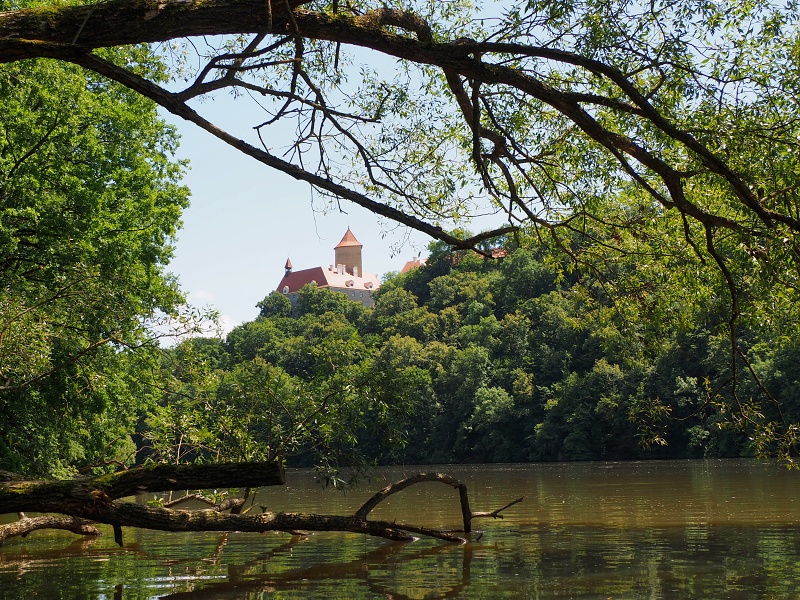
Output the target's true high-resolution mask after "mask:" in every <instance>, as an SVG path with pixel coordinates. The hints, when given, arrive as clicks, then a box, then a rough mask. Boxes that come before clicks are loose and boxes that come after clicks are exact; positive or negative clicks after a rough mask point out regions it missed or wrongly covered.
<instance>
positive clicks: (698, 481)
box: [0, 461, 800, 600]
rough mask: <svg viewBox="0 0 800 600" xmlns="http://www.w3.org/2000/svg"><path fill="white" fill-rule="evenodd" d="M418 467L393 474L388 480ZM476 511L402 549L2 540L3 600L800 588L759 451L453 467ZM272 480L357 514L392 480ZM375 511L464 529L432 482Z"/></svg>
mask: <svg viewBox="0 0 800 600" xmlns="http://www.w3.org/2000/svg"><path fill="white" fill-rule="evenodd" d="M417 470H418V469H406V470H405V472H402V471H403V470H400V469H393V470H391V472H388V473H386V477H387V478H389V479H396V478H399V477H401V476H402V475H403V474H411V473H414V472H416V471H417ZM439 470H445V471H447V472H449V473H451V474H453V475H454V476H456V477H458V478H460V479H462V480H464V481H466V482H467V483H468V485H469V486H470V493H471V500H472V505H473V508H474V509H476V510H477V509H479V510H484V509H492V508H496V507H498V506H500V505H502V504H505V503H506V502H508V501H509V500H512V499H514V498H516V497H518V496H520V495H524V496H525V497H526V500H525V502H524V503H523V504H520V505H517V506H515V507H514V508H513V509H512V510H510V511H509V512H508V514H507V515H506V518H505V519H504V520H497V521H494V520H489V521H485V522H479V523H478V524H477V525H476V526H477V527H479V528H480V529H482V530H483V535H482V538H481V539H480V540H479V541H476V542H473V543H470V544H467V545H465V546H457V545H450V544H444V543H441V542H437V541H425V540H421V541H418V542H413V543H407V544H399V543H386V542H384V541H382V540H375V539H371V538H364V537H359V536H353V535H347V534H336V533H330V534H328V533H326V534H316V535H313V536H308V537H289V536H287V535H286V534H263V535H259V534H239V533H232V534H224V535H221V534H161V533H158V532H147V531H126V545H125V547H124V548H117V547H116V546H115V545H114V543H113V536H112V535H111V534H110V531H109V532H108V533H107V535H106V536H104V537H103V538H100V539H99V540H88V541H77V542H72V540H74V539H75V538H74V536H72V537H71V536H70V534H67V533H64V532H48V533H45V532H37V533H34V534H32V535H31V536H29V537H28V538H27V539H25V540H19V539H15V540H9V541H7V542H6V545H5V546H4V547H3V548H2V549H0V598H27V597H34V596H36V597H38V598H108V599H110V598H115V599H120V600H121V599H122V598H125V599H126V600H131V599H138V598H180V599H188V598H208V599H211V598H253V599H255V598H268V597H270V598H271V597H280V598H309V597H312V598H315V597H326V598H375V597H383V598H396V599H406V598H407V599H418V598H454V597H459V598H541V599H545V598H547V599H551V598H608V597H613V598H648V599H650V598H652V599H662V598H663V599H668V598H687V597H693V598H699V597H702V598H742V599H744V598H747V599H749V598H764V597H769V598H794V597H797V596H798V595H800V589H798V588H799V587H800V586H799V585H798V584H797V583H796V582H798V581H800V527H798V525H800V504H799V503H798V501H797V500H796V498H797V497H798V491H800V487H798V486H799V485H800V484H798V481H800V480H798V476H800V474H798V473H796V472H791V471H787V470H785V469H783V468H781V467H777V466H769V465H761V464H758V463H754V462H749V461H719V462H664V463H584V464H569V465H564V464H552V465H495V466H475V467H461V466H457V467H456V466H454V467H440V468H439ZM288 481H289V482H290V483H289V485H287V488H286V489H276V488H271V489H265V490H261V491H260V493H259V497H258V498H257V501H256V505H258V504H264V505H269V506H270V508H271V509H274V510H289V509H291V510H302V511H309V512H311V511H317V512H322V511H324V512H332V513H335V512H339V513H350V512H352V511H354V510H355V509H356V508H357V507H358V506H359V505H360V504H361V503H362V502H363V501H364V500H365V499H366V498H367V497H368V496H369V495H371V493H372V492H373V491H374V490H375V489H377V488H379V487H380V486H381V485H382V482H375V483H374V484H373V485H370V486H369V490H367V491H364V492H358V493H352V494H347V495H342V494H340V493H338V492H331V491H323V490H321V489H319V488H318V487H317V486H316V485H315V484H314V482H313V478H312V476H311V475H310V474H308V473H290V474H289V476H288ZM386 504H387V505H386V506H380V507H379V508H378V509H376V512H375V514H374V517H375V518H380V519H398V520H404V521H415V522H420V524H423V525H429V526H437V527H457V526H458V524H459V521H460V517H459V514H460V513H459V506H458V499H457V497H456V494H454V493H453V491H452V490H451V489H450V488H448V487H447V486H443V485H441V484H438V485H436V484H422V485H420V486H416V488H410V489H409V490H406V491H405V492H403V493H401V494H398V495H397V496H394V497H392V498H391V499H390V501H389V502H387V503H386Z"/></svg>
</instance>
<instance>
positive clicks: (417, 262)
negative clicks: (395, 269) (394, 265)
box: [400, 257, 428, 273]
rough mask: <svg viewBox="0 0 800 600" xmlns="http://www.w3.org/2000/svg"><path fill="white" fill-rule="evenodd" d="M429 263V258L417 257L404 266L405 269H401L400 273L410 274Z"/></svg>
mask: <svg viewBox="0 0 800 600" xmlns="http://www.w3.org/2000/svg"><path fill="white" fill-rule="evenodd" d="M427 262H428V259H427V258H419V257H416V258H414V259H412V260H410V261H408V262H407V263H406V264H405V265H403V268H402V269H400V272H401V273H408V272H409V271H410V270H411V269H418V268H419V267H422V266H424V265H425V263H427Z"/></svg>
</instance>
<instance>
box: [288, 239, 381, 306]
mask: <svg viewBox="0 0 800 600" xmlns="http://www.w3.org/2000/svg"><path fill="white" fill-rule="evenodd" d="M362 248H363V246H362V244H361V242H359V241H358V240H357V239H356V236H354V235H353V232H352V231H350V228H349V227H348V228H347V232H346V233H345V234H344V237H343V238H342V241H341V242H339V243H338V244H337V245H336V247H335V248H334V249H333V251H334V263H333V264H332V265H330V266H328V267H313V268H311V269H303V270H302V271H294V270H293V269H292V261H291V260H289V259H288V258H287V259H286V266H285V267H284V268H285V269H286V273H285V274H284V276H283V278H282V279H281V282H280V284H278V288H277V289H278V291H279V292H280V293H282V294H284V295H285V296H288V298H289V300H290V301H291V303H292V308H294V305H295V303H296V302H297V292H299V291H300V288H302V287H303V286H304V285H306V284H309V283H310V284H312V285H316V286H318V287H321V288H328V289H329V290H331V291H334V292H342V293H343V294H346V295H347V297H348V298H349V299H350V300H352V301H353V302H360V303H361V304H363V305H364V306H374V304H375V301H374V300H373V299H372V292H374V291H375V290H377V289H378V288H379V287H380V286H381V284H380V281H379V280H378V276H377V275H375V273H370V272H369V271H364V267H363V265H362V261H361V249H362Z"/></svg>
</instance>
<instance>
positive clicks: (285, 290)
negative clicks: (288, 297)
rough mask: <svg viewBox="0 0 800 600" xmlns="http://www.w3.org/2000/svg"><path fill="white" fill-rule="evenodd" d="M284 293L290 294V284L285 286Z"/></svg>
mask: <svg viewBox="0 0 800 600" xmlns="http://www.w3.org/2000/svg"><path fill="white" fill-rule="evenodd" d="M283 293H284V294H288V293H289V286H288V285H285V286H283Z"/></svg>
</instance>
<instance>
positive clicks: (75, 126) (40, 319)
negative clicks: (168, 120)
mask: <svg viewBox="0 0 800 600" xmlns="http://www.w3.org/2000/svg"><path fill="white" fill-rule="evenodd" d="M114 55H115V57H116V58H117V59H119V60H125V61H127V62H128V64H129V65H131V68H137V69H140V70H141V71H142V72H143V73H146V72H150V73H151V74H152V72H153V71H152V65H154V64H155V63H153V62H152V59H151V58H150V57H149V55H148V54H147V52H146V51H144V50H136V49H132V50H130V51H119V52H114ZM137 65H138V66H137ZM0 103H2V106H3V110H2V113H1V114H0V131H2V134H0V288H1V289H2V293H0V415H2V416H0V465H2V466H3V467H4V468H10V469H13V470H17V471H20V472H29V473H32V474H46V473H59V472H63V471H65V470H69V469H72V468H74V467H75V466H76V465H85V464H88V463H92V462H94V461H96V460H99V461H100V462H101V463H103V462H109V461H110V462H111V463H114V461H123V462H124V461H130V460H131V458H132V454H131V452H132V450H133V449H134V448H133V444H132V442H131V438H130V433H131V432H132V431H133V429H134V426H135V423H136V418H137V417H136V412H137V411H138V410H139V409H140V408H141V407H142V406H145V405H146V404H147V403H148V402H149V399H150V398H151V396H150V394H149V393H148V392H147V390H146V388H143V387H142V386H141V384H140V380H141V379H142V378H143V377H145V376H146V373H147V366H146V363H147V362H148V361H150V362H151V363H152V356H151V358H149V359H148V358H146V356H145V355H146V354H147V353H146V352H139V353H137V355H135V356H134V355H133V354H132V353H131V349H134V348H140V347H142V346H143V345H145V346H146V345H152V343H153V342H152V338H151V335H150V334H149V333H148V331H147V329H146V328H145V326H144V321H145V320H147V319H154V318H159V316H160V315H166V314H173V313H175V312H176V310H177V307H178V306H179V305H180V304H181V303H182V301H183V299H182V296H181V294H180V292H179V290H178V288H177V285H176V283H175V281H174V280H173V279H172V277H171V276H169V275H167V274H166V273H165V272H164V265H166V263H167V262H168V260H169V258H170V256H171V252H172V247H171V242H172V239H173V236H174V235H175V232H176V230H177V227H178V226H179V225H180V213H181V210H182V209H183V208H184V207H185V206H186V205H187V197H188V191H187V190H186V189H185V188H183V187H180V186H179V184H178V180H179V178H180V176H181V173H182V165H180V164H179V163H177V162H175V161H172V160H171V159H170V156H171V154H172V152H173V151H174V150H175V148H176V145H177V138H176V136H175V133H174V131H173V129H172V128H171V127H168V126H167V125H165V124H164V123H163V122H162V121H161V120H160V119H158V117H157V115H156V109H155V107H154V105H153V104H152V103H151V102H150V101H148V100H146V99H144V98H142V97H141V96H140V95H138V94H135V93H133V92H132V91H130V90H128V89H126V88H123V87H122V86H119V85H116V84H110V83H108V82H107V81H105V80H102V79H101V78H99V77H97V76H95V75H93V74H91V73H86V72H82V71H80V70H79V69H78V68H76V67H72V66H69V65H65V64H59V63H55V62H48V61H44V60H39V61H31V62H27V63H25V64H22V63H14V64H10V65H5V66H3V67H2V68H0ZM151 367H152V364H151ZM55 417H57V418H55Z"/></svg>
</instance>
